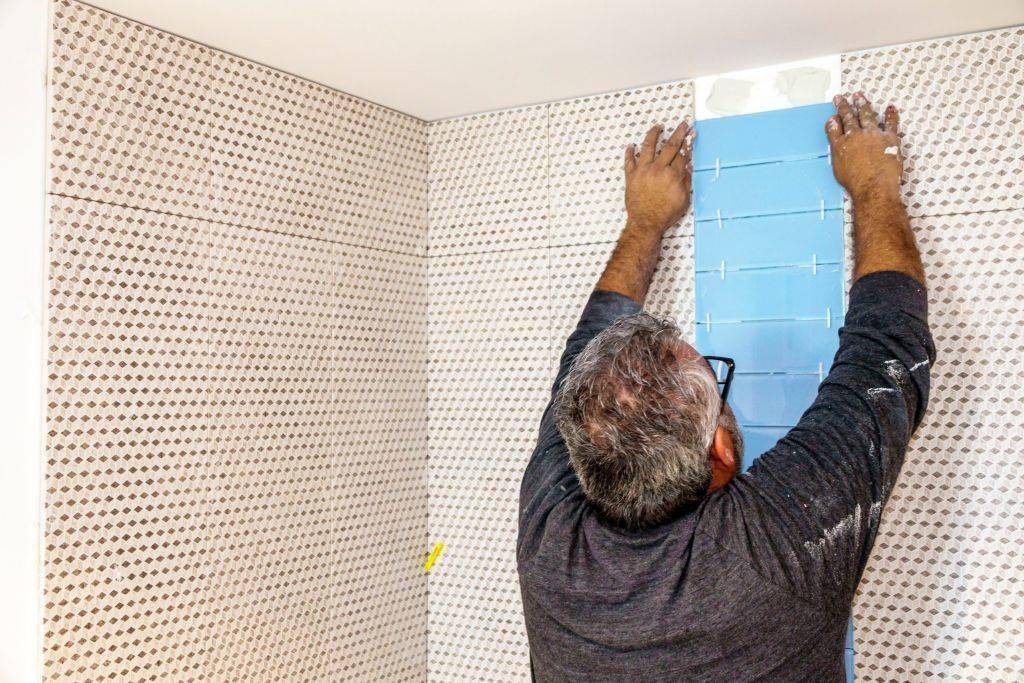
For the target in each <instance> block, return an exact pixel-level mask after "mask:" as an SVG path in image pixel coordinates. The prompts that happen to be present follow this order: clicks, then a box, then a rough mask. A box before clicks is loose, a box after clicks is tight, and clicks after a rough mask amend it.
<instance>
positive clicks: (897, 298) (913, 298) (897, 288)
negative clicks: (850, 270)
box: [849, 270, 928, 320]
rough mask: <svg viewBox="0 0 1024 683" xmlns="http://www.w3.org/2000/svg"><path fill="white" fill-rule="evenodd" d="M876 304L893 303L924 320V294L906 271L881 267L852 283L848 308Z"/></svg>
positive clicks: (926, 301) (889, 304)
mask: <svg viewBox="0 0 1024 683" xmlns="http://www.w3.org/2000/svg"><path fill="white" fill-rule="evenodd" d="M878 304H883V305H888V306H895V307H897V308H899V309H900V310H903V311H905V312H907V313H909V314H910V315H912V316H914V317H916V318H920V319H921V320H927V319H928V293H927V291H926V290H925V288H924V285H922V284H921V283H920V282H918V281H917V280H915V279H914V278H912V277H910V276H909V275H907V274H906V273H901V272H899V271H895V270H884V271H879V272H876V273H870V274H868V275H865V276H864V277H862V278H860V279H859V280H857V281H856V282H854V283H853V287H851V288H850V305H849V309H850V310H853V309H854V308H860V307H870V306H873V305H878Z"/></svg>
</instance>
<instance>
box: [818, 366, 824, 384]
mask: <svg viewBox="0 0 1024 683" xmlns="http://www.w3.org/2000/svg"><path fill="white" fill-rule="evenodd" d="M824 381H825V364H824V363H822V362H821V361H818V384H821V383H822V382H824Z"/></svg>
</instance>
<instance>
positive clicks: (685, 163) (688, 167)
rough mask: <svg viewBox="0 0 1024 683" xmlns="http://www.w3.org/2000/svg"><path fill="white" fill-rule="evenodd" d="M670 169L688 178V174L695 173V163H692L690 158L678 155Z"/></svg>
mask: <svg viewBox="0 0 1024 683" xmlns="http://www.w3.org/2000/svg"><path fill="white" fill-rule="evenodd" d="M669 168H671V169H672V170H673V171H675V172H676V173H678V174H679V175H680V176H686V175H687V174H688V173H692V172H693V162H691V161H690V160H689V158H688V157H686V156H684V155H682V154H677V155H676V158H675V159H673V160H672V163H671V164H670V165H669Z"/></svg>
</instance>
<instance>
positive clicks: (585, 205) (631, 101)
mask: <svg viewBox="0 0 1024 683" xmlns="http://www.w3.org/2000/svg"><path fill="white" fill-rule="evenodd" d="M550 116H551V123H550V131H551V132H550V134H549V138H548V157H549V167H550V171H549V174H548V183H549V194H550V199H549V205H550V222H551V241H550V243H551V244H552V245H556V246H560V245H566V244H587V243H591V242H609V241H612V240H614V239H616V238H617V237H618V234H619V231H621V230H622V226H623V225H624V224H625V221H626V213H625V208H624V204H623V193H624V191H625V189H624V188H625V184H624V177H623V170H622V158H623V152H624V151H625V149H626V146H627V145H628V144H629V143H636V144H639V143H640V142H641V141H642V140H643V137H644V134H645V133H646V132H647V130H648V129H649V128H650V127H651V126H652V125H653V124H655V123H662V124H664V125H665V126H666V129H667V132H666V135H667V134H668V133H671V131H672V129H673V128H674V127H675V126H676V125H677V124H678V123H679V122H680V121H682V120H683V119H686V120H688V121H690V122H691V123H692V122H693V83H692V81H680V82H678V83H666V84H663V85H655V86H651V87H647V88H638V89H636V90H623V91H619V92H613V93H608V94H605V95H594V96H593V97H584V98H580V99H575V100H565V101H562V102H555V103H553V104H552V105H551V115H550ZM692 232H693V219H692V213H691V214H689V215H688V216H687V218H685V219H684V220H683V222H682V224H681V225H680V226H679V227H678V228H676V229H675V230H674V231H673V233H672V234H692Z"/></svg>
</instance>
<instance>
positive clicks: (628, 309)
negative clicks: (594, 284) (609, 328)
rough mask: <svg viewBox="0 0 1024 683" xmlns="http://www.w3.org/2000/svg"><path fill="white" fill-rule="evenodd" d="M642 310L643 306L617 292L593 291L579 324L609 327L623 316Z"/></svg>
mask: <svg viewBox="0 0 1024 683" xmlns="http://www.w3.org/2000/svg"><path fill="white" fill-rule="evenodd" d="M642 310H643V306H641V305H640V304H638V303H637V302H635V301H633V300H632V299H630V298H629V297H628V296H625V295H623V294H619V293H618V292H609V291H607V290H604V289H595V290H594V291H593V293H592V294H591V295H590V299H589V300H588V301H587V305H586V307H585V308H584V309H583V315H581V316H580V324H581V325H582V324H584V323H586V324H588V325H593V324H595V323H597V324H603V325H610V324H611V323H613V322H615V321H616V320H617V319H619V318H621V317H622V316H624V315H633V314H634V313H639V312H640V311H642Z"/></svg>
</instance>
